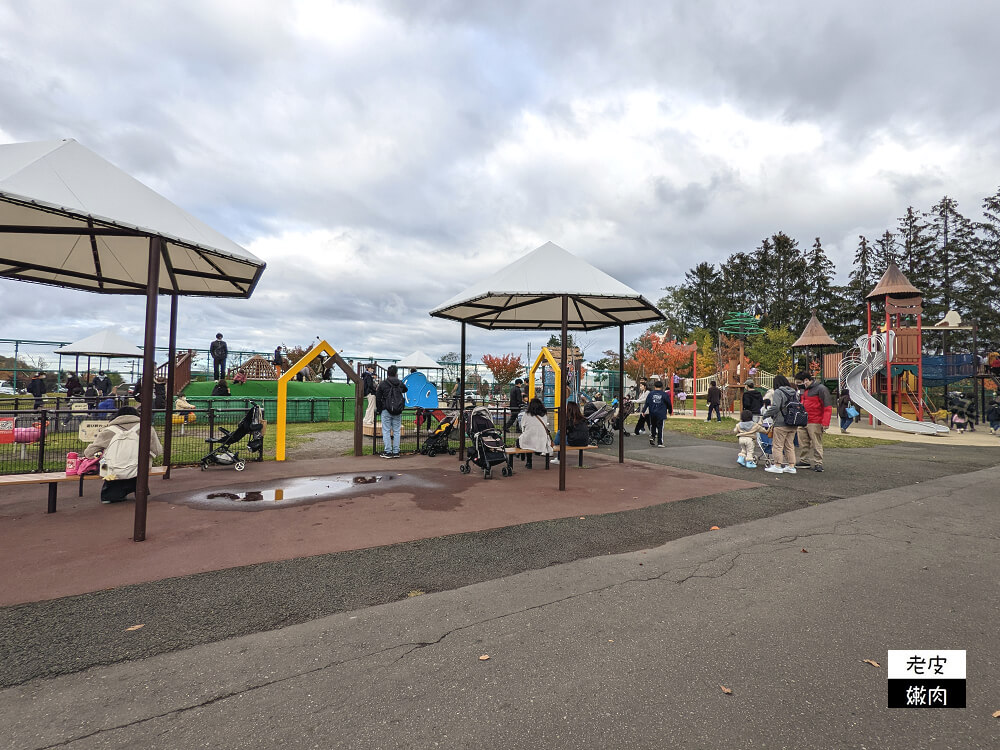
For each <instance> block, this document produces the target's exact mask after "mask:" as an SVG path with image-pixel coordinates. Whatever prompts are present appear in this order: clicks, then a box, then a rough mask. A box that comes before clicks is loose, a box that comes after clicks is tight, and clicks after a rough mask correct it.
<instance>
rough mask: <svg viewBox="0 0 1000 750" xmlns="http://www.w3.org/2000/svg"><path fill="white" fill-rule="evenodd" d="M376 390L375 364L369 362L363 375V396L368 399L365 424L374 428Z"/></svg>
mask: <svg viewBox="0 0 1000 750" xmlns="http://www.w3.org/2000/svg"><path fill="white" fill-rule="evenodd" d="M375 390H376V388H375V363H374V362H369V363H368V364H366V365H365V371H364V372H363V373H361V395H362V396H364V397H366V398H367V399H368V405H367V407H366V408H365V418H364V423H365V424H368V425H372V426H374V425H375Z"/></svg>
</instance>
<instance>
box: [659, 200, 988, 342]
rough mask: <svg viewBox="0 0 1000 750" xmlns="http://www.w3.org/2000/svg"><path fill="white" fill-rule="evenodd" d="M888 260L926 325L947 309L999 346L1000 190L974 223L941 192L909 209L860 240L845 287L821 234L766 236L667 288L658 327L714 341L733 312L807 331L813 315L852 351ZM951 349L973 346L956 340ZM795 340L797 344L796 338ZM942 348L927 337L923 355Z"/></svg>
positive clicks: (783, 328) (782, 327)
mask: <svg viewBox="0 0 1000 750" xmlns="http://www.w3.org/2000/svg"><path fill="white" fill-rule="evenodd" d="M891 262H895V263H896V265H897V266H898V267H899V269H900V270H901V271H902V272H903V274H904V275H905V276H906V277H907V278H908V279H909V280H910V283H911V284H913V285H914V286H915V287H916V288H917V289H919V290H920V291H921V292H922V293H923V297H924V321H925V323H933V322H937V321H938V320H940V319H941V317H943V315H944V314H945V313H946V312H947V311H948V310H950V309H953V310H956V311H957V312H958V313H959V314H960V315H961V316H962V319H963V322H966V323H973V322H975V323H976V324H977V325H978V328H979V332H980V333H979V338H980V341H983V342H984V345H985V344H989V345H991V346H992V347H994V348H995V346H996V345H997V343H998V341H1000V190H998V191H997V192H996V193H995V194H994V195H991V196H989V197H987V198H985V199H984V200H983V202H982V213H981V217H979V218H969V217H967V216H965V215H964V214H963V213H962V212H961V211H960V210H959V206H958V203H957V202H956V201H955V200H954V199H952V198H949V197H948V196H944V197H943V198H941V200H939V201H938V202H937V203H935V204H934V205H933V206H932V207H931V208H930V209H929V210H928V211H919V210H917V209H916V208H914V207H912V206H909V207H907V209H906V210H905V211H904V212H903V215H902V216H900V217H899V219H898V220H897V222H896V225H895V226H894V227H891V228H887V229H886V230H885V231H884V232H883V233H882V234H880V235H878V236H877V237H874V238H869V237H866V236H864V235H860V236H859V237H858V245H857V249H856V250H855V253H854V259H853V265H852V268H851V271H850V274H849V275H848V277H847V281H846V283H844V284H838V283H837V281H836V275H835V272H836V268H835V266H834V264H833V262H832V261H831V260H830V259H829V257H828V256H827V254H826V250H825V249H824V247H823V243H822V240H821V239H820V238H819V237H816V238H815V240H814V242H813V243H812V245H811V246H809V247H802V246H800V245H799V242H798V241H797V240H795V239H793V238H792V237H789V236H788V235H787V234H785V233H784V232H780V231H779V232H777V233H776V234H773V235H771V236H770V237H766V238H764V239H763V240H761V242H760V244H759V245H758V246H757V247H756V248H754V249H753V250H745V251H737V252H734V253H733V254H732V255H730V256H729V257H728V258H727V259H726V260H725V261H723V262H722V263H720V264H718V265H715V264H712V263H706V262H703V263H699V264H697V265H696V266H694V268H691V269H690V270H688V271H687V273H686V274H685V276H684V281H683V283H681V284H677V285H675V286H670V287H667V288H666V289H665V290H664V291H665V294H664V296H663V297H662V298H661V299H660V300H659V302H658V306H659V307H660V309H661V310H662V311H663V312H664V314H665V315H666V316H667V319H666V321H665V322H663V323H660V324H658V325H656V326H654V327H653V328H654V330H656V331H658V332H660V333H669V334H671V335H672V336H676V337H677V338H679V339H682V340H687V339H689V338H696V339H699V340H702V341H703V340H704V339H705V338H706V337H707V336H708V335H711V336H713V337H714V336H715V335H716V334H715V333H714V332H717V331H718V329H719V327H720V325H721V323H722V319H723V317H724V316H725V314H726V313H727V312H729V311H741V312H750V313H754V314H756V315H759V316H760V320H761V323H762V325H764V326H765V327H766V328H767V329H768V335H769V336H770V335H771V332H772V331H774V332H778V331H786V332H790V333H793V334H794V335H795V336H797V335H798V334H799V333H801V331H802V329H803V328H804V327H805V325H806V323H807V322H808V321H809V316H810V314H811V311H812V310H814V309H815V310H816V312H817V316H818V318H819V320H820V322H822V323H823V325H824V327H825V328H826V330H827V332H828V333H829V334H830V335H831V336H832V337H833V338H834V339H835V340H836V341H837V342H838V343H840V344H841V345H842V346H843V347H844V348H845V349H846V348H849V347H850V346H851V344H852V343H853V341H854V340H855V339H856V338H857V337H858V336H860V335H861V334H862V333H864V332H865V328H866V321H865V297H866V296H867V295H868V294H869V292H871V290H872V289H873V288H874V287H875V285H876V284H877V283H878V281H879V279H880V278H881V277H882V274H883V273H884V272H885V270H886V268H887V267H888V266H889V264H890V263H891ZM949 338H950V343H951V344H952V345H953V347H957V346H958V345H960V344H966V345H967V343H968V342H966V341H964V339H963V338H962V337H959V336H955V337H951V336H950V337H949ZM793 340H794V339H793ZM935 346H941V340H940V338H934V339H925V349H927V348H928V347H930V348H931V349H933V348H934V347H935Z"/></svg>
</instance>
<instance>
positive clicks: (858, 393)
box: [841, 334, 950, 435]
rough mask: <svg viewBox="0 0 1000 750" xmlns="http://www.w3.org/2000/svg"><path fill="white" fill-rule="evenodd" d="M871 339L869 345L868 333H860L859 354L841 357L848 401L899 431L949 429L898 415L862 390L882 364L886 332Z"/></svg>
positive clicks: (923, 432) (938, 432) (928, 432)
mask: <svg viewBox="0 0 1000 750" xmlns="http://www.w3.org/2000/svg"><path fill="white" fill-rule="evenodd" d="M890 335H891V334H890ZM871 338H872V341H871V346H869V342H868V336H867V335H865V336H861V337H860V338H859V339H858V340H857V342H856V343H857V346H858V355H857V356H856V357H844V360H843V362H841V381H842V382H843V383H844V384H845V385H846V386H847V389H848V391H849V392H850V394H851V401H853V402H854V403H855V404H857V405H858V406H860V407H861V408H862V409H864V410H865V411H867V412H868V413H869V414H871V415H872V416H873V417H875V419H877V420H879V421H880V422H881V423H882V424H884V425H886V426H888V427H891V428H892V429H894V430H899V431H900V432H910V433H913V434H915V435H941V434H945V433H948V432H950V430H949V429H948V427H947V425H943V424H934V423H933V422H916V421H914V420H912V419H907V418H906V417H901V416H900V415H899V414H897V413H896V412H894V411H893V410H892V409H890V408H889V407H887V406H886V405H885V404H883V403H882V402H881V401H879V400H878V399H877V398H875V396H873V395H872V394H870V393H869V392H868V391H867V390H866V389H865V385H864V381H865V380H866V379H871V378H873V377H874V376H875V373H877V372H879V371H880V370H881V369H882V368H883V367H885V334H877V335H874V336H872V337H871ZM890 341H891V339H890Z"/></svg>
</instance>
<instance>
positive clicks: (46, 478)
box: [0, 466, 167, 513]
mask: <svg viewBox="0 0 1000 750" xmlns="http://www.w3.org/2000/svg"><path fill="white" fill-rule="evenodd" d="M166 472H167V468H166V467H165V466H154V467H153V468H151V469H150V470H149V476H151V477H152V476H157V475H160V474H165V473H166ZM85 479H104V477H102V476H101V475H100V474H84V475H82V476H81V475H78V474H71V475H69V476H66V472H64V471H49V472H45V473H40V474H4V475H3V476H0V487H6V486H13V485H23V484H47V485H48V486H49V508H48V510H47V511H46V512H47V513H55V512H56V493H57V489H58V487H59V485H60V484H61V483H63V482H76V481H79V482H80V497H83V482H84V480H85Z"/></svg>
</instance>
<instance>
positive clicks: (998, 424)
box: [986, 399, 1000, 435]
mask: <svg viewBox="0 0 1000 750" xmlns="http://www.w3.org/2000/svg"><path fill="white" fill-rule="evenodd" d="M986 421H987V422H989V423H990V434H991V435H996V434H997V432H1000V403H997V400H996V399H993V400H992V401H990V408H989V409H987V410H986Z"/></svg>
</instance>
